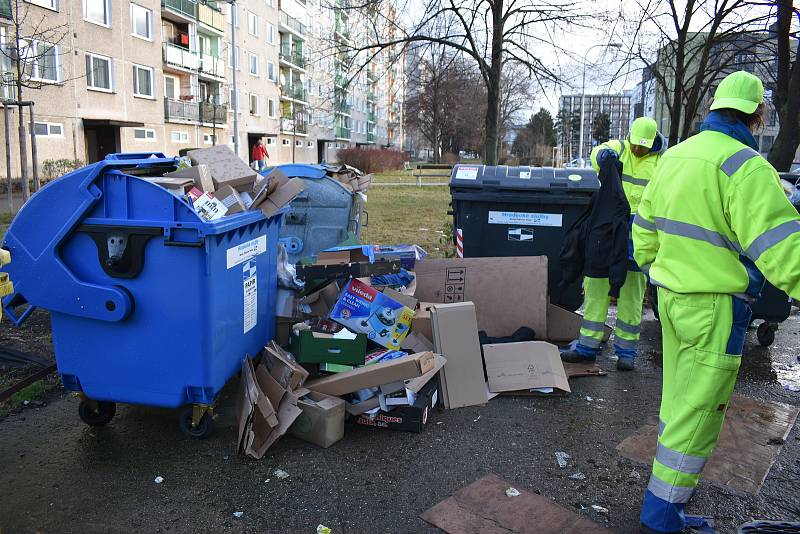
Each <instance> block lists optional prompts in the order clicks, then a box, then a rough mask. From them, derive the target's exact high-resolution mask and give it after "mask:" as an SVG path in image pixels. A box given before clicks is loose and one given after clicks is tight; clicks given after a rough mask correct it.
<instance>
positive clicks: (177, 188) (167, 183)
mask: <svg viewBox="0 0 800 534" xmlns="http://www.w3.org/2000/svg"><path fill="white" fill-rule="evenodd" d="M148 181H149V182H153V183H154V184H158V185H160V186H161V187H163V188H164V189H166V190H167V191H169V192H170V193H172V194H173V195H178V196H180V195H184V194H186V192H187V191H188V190H189V189H191V188H192V186H193V185H194V181H193V180H192V179H191V178H179V177H176V178H171V177H168V176H166V175H164V176H162V177H155V178H148Z"/></svg>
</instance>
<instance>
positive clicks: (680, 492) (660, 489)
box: [647, 475, 694, 503]
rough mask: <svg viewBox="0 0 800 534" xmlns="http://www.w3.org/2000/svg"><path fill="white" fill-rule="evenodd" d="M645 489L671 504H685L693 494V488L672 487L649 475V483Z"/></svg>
mask: <svg viewBox="0 0 800 534" xmlns="http://www.w3.org/2000/svg"><path fill="white" fill-rule="evenodd" d="M647 489H648V491H650V493H652V494H653V495H655V496H656V497H658V498H659V499H661V500H662V501H667V502H671V503H687V502H689V499H691V498H692V493H694V488H687V487H685V486H672V485H670V484H667V483H666V482H664V481H663V480H661V479H660V478H658V477H657V476H655V475H650V483H649V484H648V485H647Z"/></svg>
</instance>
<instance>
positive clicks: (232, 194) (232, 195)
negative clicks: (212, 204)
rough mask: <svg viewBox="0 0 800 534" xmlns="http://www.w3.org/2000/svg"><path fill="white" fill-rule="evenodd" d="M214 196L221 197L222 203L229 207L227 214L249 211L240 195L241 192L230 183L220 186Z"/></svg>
mask: <svg viewBox="0 0 800 534" xmlns="http://www.w3.org/2000/svg"><path fill="white" fill-rule="evenodd" d="M214 196H215V197H217V199H219V201H220V202H222V204H224V205H225V207H226V208H228V212H227V213H226V215H233V214H235V213H244V212H245V211H247V207H246V206H245V203H244V201H243V200H242V197H241V196H239V192H238V191H237V190H236V189H234V188H233V187H231V186H229V185H225V186H222V187H220V188H219V189H218V190H217V192H216V193H214Z"/></svg>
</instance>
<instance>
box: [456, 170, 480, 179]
mask: <svg viewBox="0 0 800 534" xmlns="http://www.w3.org/2000/svg"><path fill="white" fill-rule="evenodd" d="M477 179H478V167H459V168H458V169H456V180H477Z"/></svg>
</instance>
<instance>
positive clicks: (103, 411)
mask: <svg viewBox="0 0 800 534" xmlns="http://www.w3.org/2000/svg"><path fill="white" fill-rule="evenodd" d="M116 413H117V405H116V403H113V402H103V401H93V400H91V399H89V398H87V397H85V396H81V404H80V406H78V415H79V416H80V418H81V420H82V421H83V422H84V423H86V424H87V425H89V426H105V425H107V424H108V423H109V422H110V421H111V420H112V419H113V418H114V415H116Z"/></svg>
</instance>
